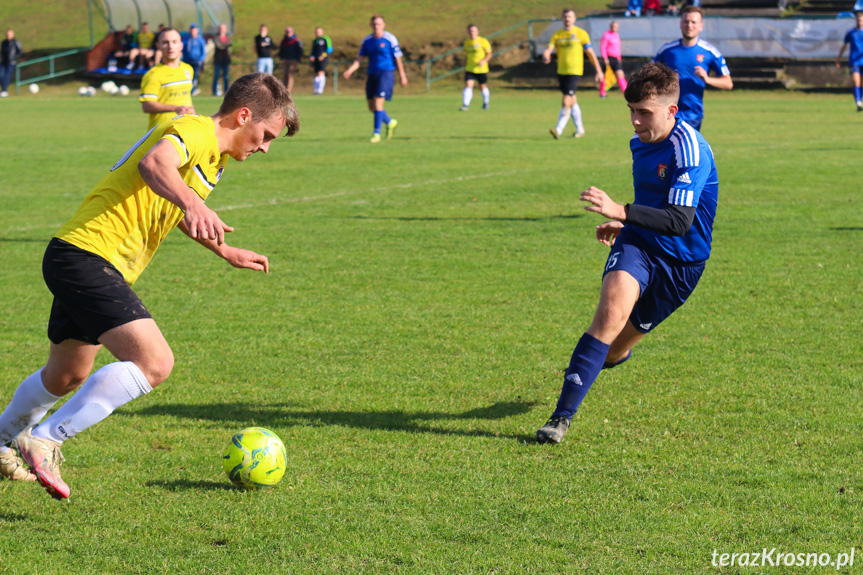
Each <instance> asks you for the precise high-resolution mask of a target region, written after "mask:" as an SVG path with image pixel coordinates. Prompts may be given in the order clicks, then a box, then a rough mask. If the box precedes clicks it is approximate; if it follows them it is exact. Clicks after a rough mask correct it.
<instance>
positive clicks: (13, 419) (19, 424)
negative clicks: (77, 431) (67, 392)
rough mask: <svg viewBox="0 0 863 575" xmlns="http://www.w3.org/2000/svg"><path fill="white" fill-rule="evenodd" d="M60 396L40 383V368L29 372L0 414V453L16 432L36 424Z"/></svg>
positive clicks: (5, 448)
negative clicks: (34, 371)
mask: <svg viewBox="0 0 863 575" xmlns="http://www.w3.org/2000/svg"><path fill="white" fill-rule="evenodd" d="M59 399H60V398H59V397H58V396H56V395H54V394H53V393H50V392H49V391H48V390H47V389H45V385H44V384H43V383H42V369H40V370H39V371H37V372H36V373H34V374H31V375H30V376H28V377H27V379H25V380H24V381H22V382H21V385H19V386H18V389H16V390H15V393H14V394H13V395H12V401H10V402H9V405H7V406H6V409H4V410H3V413H2V414H0V453H2V452H4V451H7V450H8V449H9V448H8V447H6V444H7V443H11V442H12V440H13V439H15V438H16V437H18V434H19V433H21V432H22V431H24V430H25V429H27V428H28V427H30V426H31V425H36V424H37V423H39V422H40V421H42V418H43V417H45V414H46V413H48V410H49V409H51V407H53V405H54V404H55V403H57V401H58V400H59Z"/></svg>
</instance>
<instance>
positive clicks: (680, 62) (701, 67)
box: [653, 6, 734, 130]
mask: <svg viewBox="0 0 863 575" xmlns="http://www.w3.org/2000/svg"><path fill="white" fill-rule="evenodd" d="M703 29H704V11H703V10H702V9H701V8H698V7H696V6H687V7H686V8H684V9H683V10H681V12H680V32H681V34H682V35H683V37H682V38H681V39H680V40H675V41H674V42H669V43H667V44H665V45H664V46H662V48H660V49H659V52H657V53H656V57H655V58H654V59H653V61H654V62H662V63H663V64H665V65H666V66H668V67H669V68H671V69H672V70H674V71H675V72H677V73H678V74H679V75H680V101H679V102H678V106H679V107H680V110H679V111H678V113H677V117H678V118H681V119H682V120H686V122H687V123H688V124H689V125H690V126H692V127H693V128H695V129H696V130H700V129H701V121H702V120H703V119H704V86H705V85H707V86H712V87H714V88H719V89H720V90H730V89H732V88H733V87H734V82H733V81H732V80H731V72H729V71H728V65H727V64H726V63H725V58H723V57H722V54H720V53H719V50H717V49H716V48H715V47H714V46H712V45H711V44H710V43H708V42H705V41H704V40H701V39H699V37H698V36H699V35H700V34H701V31H702V30H703ZM711 70H712V71H713V73H714V74H716V75H715V76H710V71H711Z"/></svg>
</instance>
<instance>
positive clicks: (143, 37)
mask: <svg viewBox="0 0 863 575" xmlns="http://www.w3.org/2000/svg"><path fill="white" fill-rule="evenodd" d="M155 39H156V35H155V34H153V33H152V32H138V48H143V49H145V50H149V49H150V48H153V47H154V46H153V40H155Z"/></svg>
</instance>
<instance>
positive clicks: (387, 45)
mask: <svg viewBox="0 0 863 575" xmlns="http://www.w3.org/2000/svg"><path fill="white" fill-rule="evenodd" d="M360 56H367V57H368V59H369V69H368V73H369V74H377V73H378V72H387V71H392V70H395V69H396V58H401V57H402V49H401V48H399V41H398V39H397V38H396V37H395V36H393V35H392V34H390V33H389V32H384V35H383V36H381V37H380V38H375V37H374V34H369V35H368V36H366V37H365V39H364V40H363V43H362V45H361V46H360Z"/></svg>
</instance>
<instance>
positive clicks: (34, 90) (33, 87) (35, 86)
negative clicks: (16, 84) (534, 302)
mask: <svg viewBox="0 0 863 575" xmlns="http://www.w3.org/2000/svg"><path fill="white" fill-rule="evenodd" d="M30 93H31V94H38V93H39V84H30Z"/></svg>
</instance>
